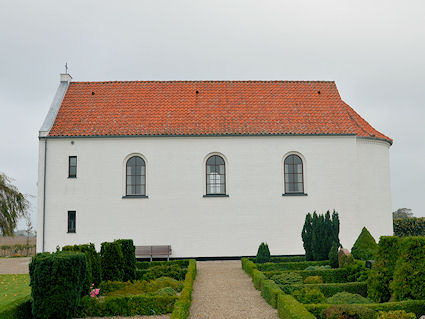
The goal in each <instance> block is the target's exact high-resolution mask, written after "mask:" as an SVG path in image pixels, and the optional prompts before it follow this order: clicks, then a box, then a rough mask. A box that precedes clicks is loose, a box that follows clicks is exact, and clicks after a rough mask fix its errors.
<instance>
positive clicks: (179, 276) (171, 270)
mask: <svg viewBox="0 0 425 319" xmlns="http://www.w3.org/2000/svg"><path fill="white" fill-rule="evenodd" d="M186 271H187V268H184V267H182V266H179V265H178V264H162V265H159V266H154V267H151V268H147V269H138V270H136V279H137V280H146V281H151V280H154V279H157V278H160V277H170V278H174V279H176V280H183V279H184V278H185V276H186Z"/></svg>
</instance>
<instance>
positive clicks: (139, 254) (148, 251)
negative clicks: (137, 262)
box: [136, 245, 171, 261]
mask: <svg viewBox="0 0 425 319" xmlns="http://www.w3.org/2000/svg"><path fill="white" fill-rule="evenodd" d="M170 255H171V245H159V246H136V258H144V257H150V259H151V261H152V258H153V257H167V261H169V260H170Z"/></svg>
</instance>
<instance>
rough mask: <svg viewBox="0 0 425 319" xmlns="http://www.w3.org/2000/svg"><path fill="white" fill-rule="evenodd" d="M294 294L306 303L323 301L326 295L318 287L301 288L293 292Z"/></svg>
mask: <svg viewBox="0 0 425 319" xmlns="http://www.w3.org/2000/svg"><path fill="white" fill-rule="evenodd" d="M292 296H293V297H294V298H295V299H297V300H298V301H299V302H301V303H304V304H309V303H322V302H323V301H324V300H325V296H324V295H323V293H322V292H321V291H320V289H318V288H301V289H299V290H295V291H293V292H292Z"/></svg>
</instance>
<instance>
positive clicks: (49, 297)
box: [29, 252, 87, 319]
mask: <svg viewBox="0 0 425 319" xmlns="http://www.w3.org/2000/svg"><path fill="white" fill-rule="evenodd" d="M29 272H30V278H31V281H30V286H31V296H32V298H33V303H32V313H33V315H34V318H35V319H39V318H40V319H41V318H46V319H47V318H65V319H67V318H72V317H73V315H74V312H75V310H76V308H77V305H78V302H79V301H80V296H81V291H82V289H83V284H84V281H85V279H86V275H87V258H86V256H85V255H84V254H83V253H77V252H56V253H53V254H50V253H42V254H38V255H36V256H35V257H33V258H32V261H31V263H30V265H29Z"/></svg>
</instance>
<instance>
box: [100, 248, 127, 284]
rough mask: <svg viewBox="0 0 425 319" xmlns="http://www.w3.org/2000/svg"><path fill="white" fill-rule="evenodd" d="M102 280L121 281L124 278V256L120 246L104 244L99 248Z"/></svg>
mask: <svg viewBox="0 0 425 319" xmlns="http://www.w3.org/2000/svg"><path fill="white" fill-rule="evenodd" d="M100 260H101V266H102V280H111V281H122V279H123V276H124V271H123V269H124V256H123V254H122V250H121V245H120V244H118V243H115V242H113V243H108V242H104V243H102V245H101V248H100Z"/></svg>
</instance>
